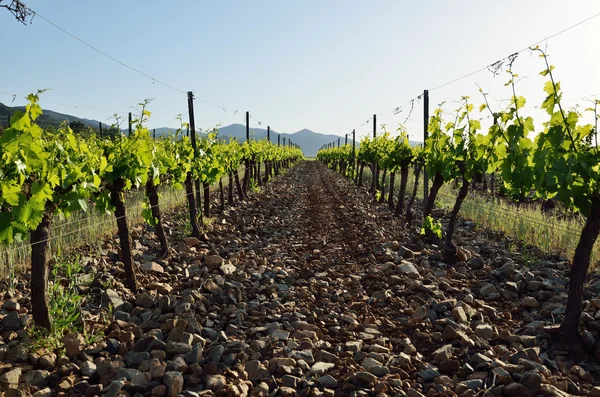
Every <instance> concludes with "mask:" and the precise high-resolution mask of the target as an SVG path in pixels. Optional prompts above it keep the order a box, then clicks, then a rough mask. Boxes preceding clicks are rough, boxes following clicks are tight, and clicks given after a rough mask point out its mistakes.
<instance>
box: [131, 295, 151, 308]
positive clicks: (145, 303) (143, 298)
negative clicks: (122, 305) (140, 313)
mask: <svg viewBox="0 0 600 397" xmlns="http://www.w3.org/2000/svg"><path fill="white" fill-rule="evenodd" d="M135 304H136V305H137V306H141V307H143V308H146V309H151V308H153V307H154V298H152V297H151V296H150V295H149V294H148V293H147V292H142V293H141V294H139V295H138V296H136V298H135Z"/></svg>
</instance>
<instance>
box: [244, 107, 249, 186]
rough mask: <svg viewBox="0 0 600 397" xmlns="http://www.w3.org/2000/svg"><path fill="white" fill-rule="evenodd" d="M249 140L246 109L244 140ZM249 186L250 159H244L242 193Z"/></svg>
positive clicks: (247, 112)
mask: <svg viewBox="0 0 600 397" xmlns="http://www.w3.org/2000/svg"><path fill="white" fill-rule="evenodd" d="M249 141H250V112H249V111H246V142H249ZM249 188H250V159H249V158H247V159H246V160H245V161H244V181H243V182H242V190H243V191H244V194H246V192H248V189H249Z"/></svg>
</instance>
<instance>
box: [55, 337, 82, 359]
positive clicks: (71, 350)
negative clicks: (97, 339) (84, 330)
mask: <svg viewBox="0 0 600 397" xmlns="http://www.w3.org/2000/svg"><path fill="white" fill-rule="evenodd" d="M61 341H62V343H63V345H64V346H65V350H66V353H67V357H69V358H74V357H76V356H77V355H78V354H79V353H80V352H81V349H82V348H83V346H85V338H84V337H83V335H81V334H80V333H70V334H66V335H65V336H63V337H62V340H61Z"/></svg>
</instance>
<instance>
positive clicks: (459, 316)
mask: <svg viewBox="0 0 600 397" xmlns="http://www.w3.org/2000/svg"><path fill="white" fill-rule="evenodd" d="M452 317H454V320H456V322H457V323H459V324H466V323H467V322H468V321H469V318H468V317H467V313H465V309H463V308H462V307H461V306H457V307H455V308H454V309H452Z"/></svg>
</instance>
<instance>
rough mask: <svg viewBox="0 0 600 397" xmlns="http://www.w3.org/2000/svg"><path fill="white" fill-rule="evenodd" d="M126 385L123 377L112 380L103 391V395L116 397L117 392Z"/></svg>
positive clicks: (104, 396)
mask: <svg viewBox="0 0 600 397" xmlns="http://www.w3.org/2000/svg"><path fill="white" fill-rule="evenodd" d="M123 386H125V381H124V380H123V379H116V380H113V381H112V382H111V384H110V385H109V386H108V387H107V388H106V389H104V390H103V391H102V396H103V397H116V396H117V394H119V392H120V391H121V389H122V388H123Z"/></svg>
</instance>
